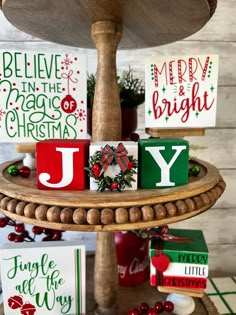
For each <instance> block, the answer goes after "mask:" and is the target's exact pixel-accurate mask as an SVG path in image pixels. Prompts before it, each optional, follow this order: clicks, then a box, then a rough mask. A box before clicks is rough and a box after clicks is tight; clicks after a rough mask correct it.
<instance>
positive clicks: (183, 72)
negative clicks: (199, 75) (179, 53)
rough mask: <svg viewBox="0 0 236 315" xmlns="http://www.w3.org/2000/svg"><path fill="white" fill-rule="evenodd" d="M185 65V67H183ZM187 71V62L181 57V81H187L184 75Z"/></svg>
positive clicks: (179, 72) (179, 63)
mask: <svg viewBox="0 0 236 315" xmlns="http://www.w3.org/2000/svg"><path fill="white" fill-rule="evenodd" d="M183 67H184V69H183ZM186 71H187V63H186V62H185V60H182V59H179V60H178V79H179V83H182V82H183V81H185V82H186V80H185V79H184V78H183V76H184V75H185V73H186Z"/></svg>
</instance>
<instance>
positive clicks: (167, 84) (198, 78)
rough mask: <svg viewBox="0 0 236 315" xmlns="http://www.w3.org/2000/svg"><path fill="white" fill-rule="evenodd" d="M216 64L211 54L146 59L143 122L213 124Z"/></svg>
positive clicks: (157, 124) (150, 124) (168, 125)
mask: <svg viewBox="0 0 236 315" xmlns="http://www.w3.org/2000/svg"><path fill="white" fill-rule="evenodd" d="M218 64H219V61H218V56H215V55H204V56H203V55H200V56H191V55H190V56H175V57H169V56H165V57H152V58H150V59H148V62H147V64H146V80H145V81H146V91H145V126H146V127H147V128H173V127H175V128H178V127H182V128H183V127H196V128H197V127H199V128H200V127H212V126H215V121H216V97H217V79H218Z"/></svg>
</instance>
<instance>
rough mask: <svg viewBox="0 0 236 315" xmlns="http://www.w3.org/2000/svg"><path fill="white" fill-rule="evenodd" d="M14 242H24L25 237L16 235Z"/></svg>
mask: <svg viewBox="0 0 236 315" xmlns="http://www.w3.org/2000/svg"><path fill="white" fill-rule="evenodd" d="M14 242H15V243H22V242H24V237H23V236H22V235H16V236H15V239H14Z"/></svg>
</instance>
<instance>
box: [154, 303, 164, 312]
mask: <svg viewBox="0 0 236 315" xmlns="http://www.w3.org/2000/svg"><path fill="white" fill-rule="evenodd" d="M154 308H155V310H157V313H161V312H163V311H164V305H163V303H162V302H159V301H158V302H156V303H155V305H154Z"/></svg>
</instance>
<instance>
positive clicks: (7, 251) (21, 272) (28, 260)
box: [0, 242, 86, 315]
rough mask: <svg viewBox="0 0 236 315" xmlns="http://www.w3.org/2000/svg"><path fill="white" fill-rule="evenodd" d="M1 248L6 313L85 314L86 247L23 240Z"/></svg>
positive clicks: (10, 314)
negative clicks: (33, 242)
mask: <svg viewBox="0 0 236 315" xmlns="http://www.w3.org/2000/svg"><path fill="white" fill-rule="evenodd" d="M7 246H8V247H7V248H1V251H0V265H1V277H2V289H3V303H4V314H5V315H46V314H50V315H71V314H73V315H85V303H86V298H85V297H86V292H85V278H86V277H85V246H84V245H80V246H79V245H75V244H74V243H72V242H57V244H56V243H55V242H48V243H47V244H46V243H45V242H44V243H37V244H36V245H35V244H34V245H32V243H30V244H29V243H28V244H26V243H23V244H17V246H16V245H15V246H14V244H10V245H7Z"/></svg>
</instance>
